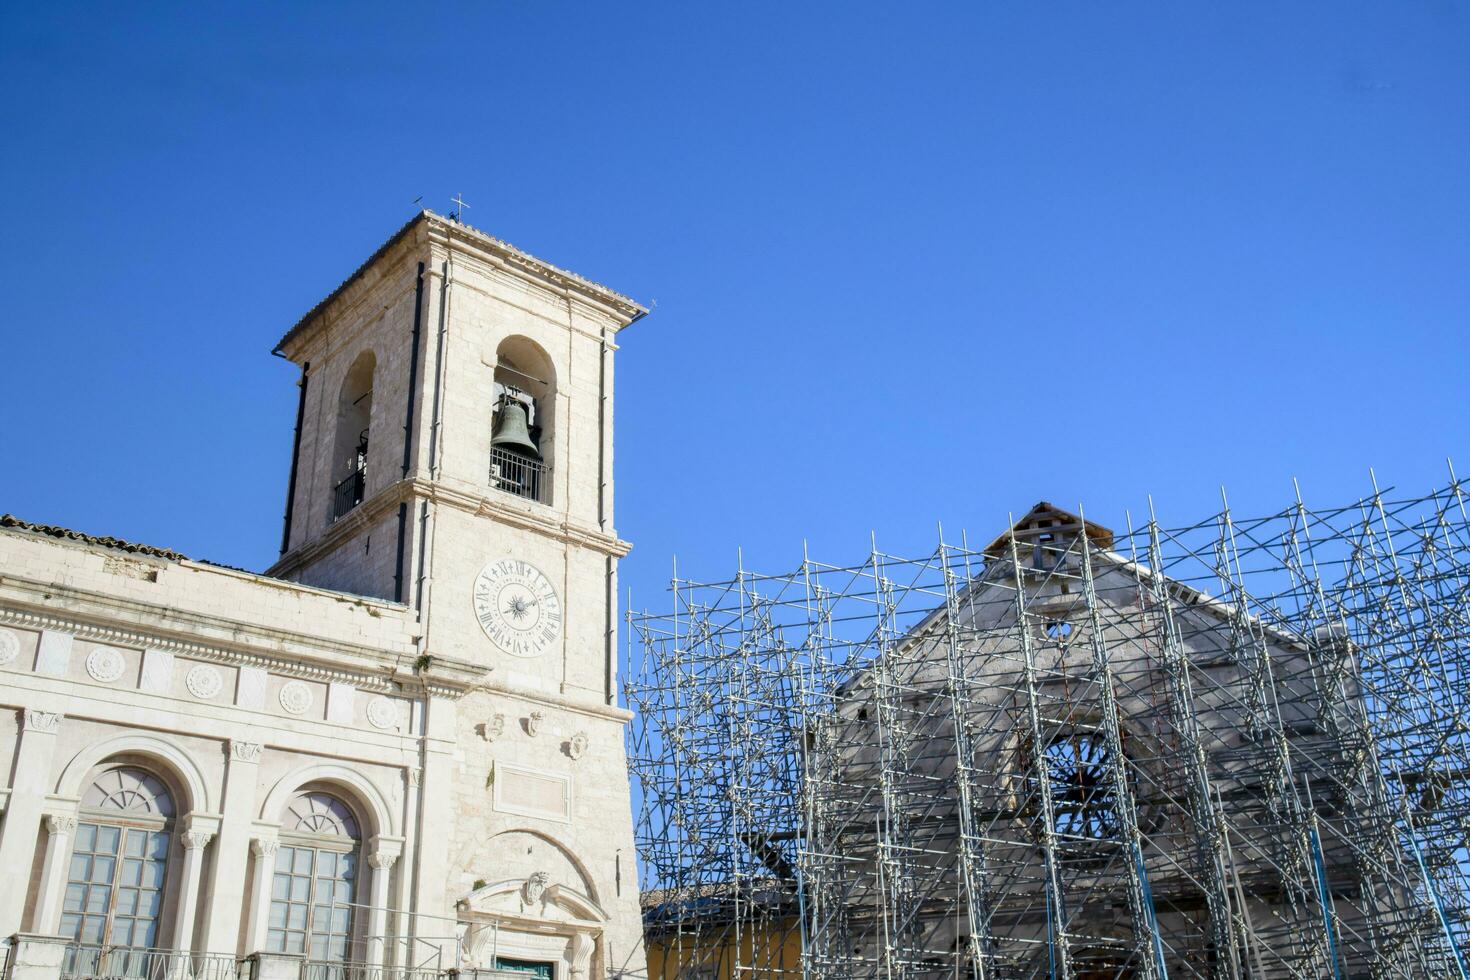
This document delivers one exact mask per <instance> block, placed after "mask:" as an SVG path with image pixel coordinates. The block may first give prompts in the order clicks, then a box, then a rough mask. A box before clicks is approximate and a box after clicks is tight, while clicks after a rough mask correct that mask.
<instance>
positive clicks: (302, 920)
mask: <svg viewBox="0 0 1470 980" xmlns="http://www.w3.org/2000/svg"><path fill="white" fill-rule="evenodd" d="M286 925H287V926H288V927H290V928H292V929H305V928H306V906H305V905H292V906H290V908H289V911H288V912H287V913H286Z"/></svg>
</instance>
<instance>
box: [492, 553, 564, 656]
mask: <svg viewBox="0 0 1470 980" xmlns="http://www.w3.org/2000/svg"><path fill="white" fill-rule="evenodd" d="M474 595H475V618H476V619H478V620H479V621H480V628H481V629H483V630H484V631H485V635H486V636H488V637H489V638H490V642H492V643H494V644H495V645H496V646H497V647H499V648H500V649H501V650H502V651H504V652H505V653H508V654H510V655H511V656H513V657H536V656H540V655H541V654H542V653H544V652H545V651H546V650H548V649H550V647H551V646H552V645H553V644H555V643H556V640H557V637H559V636H561V600H560V599H559V598H557V595H556V587H555V586H553V585H552V584H551V580H550V579H548V578H547V577H546V576H545V575H543V574H542V573H541V570H540V569H539V568H537V567H536V566H535V565H532V564H531V563H530V562H528V561H523V560H522V559H519V558H500V559H497V560H495V561H492V562H490V563H489V564H488V565H486V566H485V567H484V568H482V569H481V570H480V574H479V577H477V578H476V579H475V594H474Z"/></svg>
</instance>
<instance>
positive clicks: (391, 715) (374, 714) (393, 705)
mask: <svg viewBox="0 0 1470 980" xmlns="http://www.w3.org/2000/svg"><path fill="white" fill-rule="evenodd" d="M367 720H368V724H370V725H372V726H373V727H374V728H380V729H383V730H385V731H386V730H387V729H389V728H397V727H398V702H397V701H394V700H393V699H392V698H385V697H381V696H380V697H376V698H373V699H372V700H371V701H369V702H368V706H367Z"/></svg>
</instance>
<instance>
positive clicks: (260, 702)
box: [235, 667, 270, 711]
mask: <svg viewBox="0 0 1470 980" xmlns="http://www.w3.org/2000/svg"><path fill="white" fill-rule="evenodd" d="M269 678H270V674H268V673H267V672H266V671H265V669H264V668H261V667H241V668H240V680H239V681H238V683H237V684H236V685H235V703H236V704H237V705H239V706H240V707H242V708H255V709H256V710H260V711H263V710H265V685H266V681H267V680H268V679H269Z"/></svg>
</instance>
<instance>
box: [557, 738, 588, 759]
mask: <svg viewBox="0 0 1470 980" xmlns="http://www.w3.org/2000/svg"><path fill="white" fill-rule="evenodd" d="M589 744H590V742H589V740H588V738H587V733H586V732H578V733H577V734H575V735H573V736H572V737H571V738H569V739H567V740H566V742H564V743H563V744H562V751H563V752H565V753H566V754H567V757H568V758H570V759H571V760H572V761H573V762H576V761H577V760H578V759H580V758H582V756H583V755H585V754H586V753H587V746H588V745H589Z"/></svg>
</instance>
